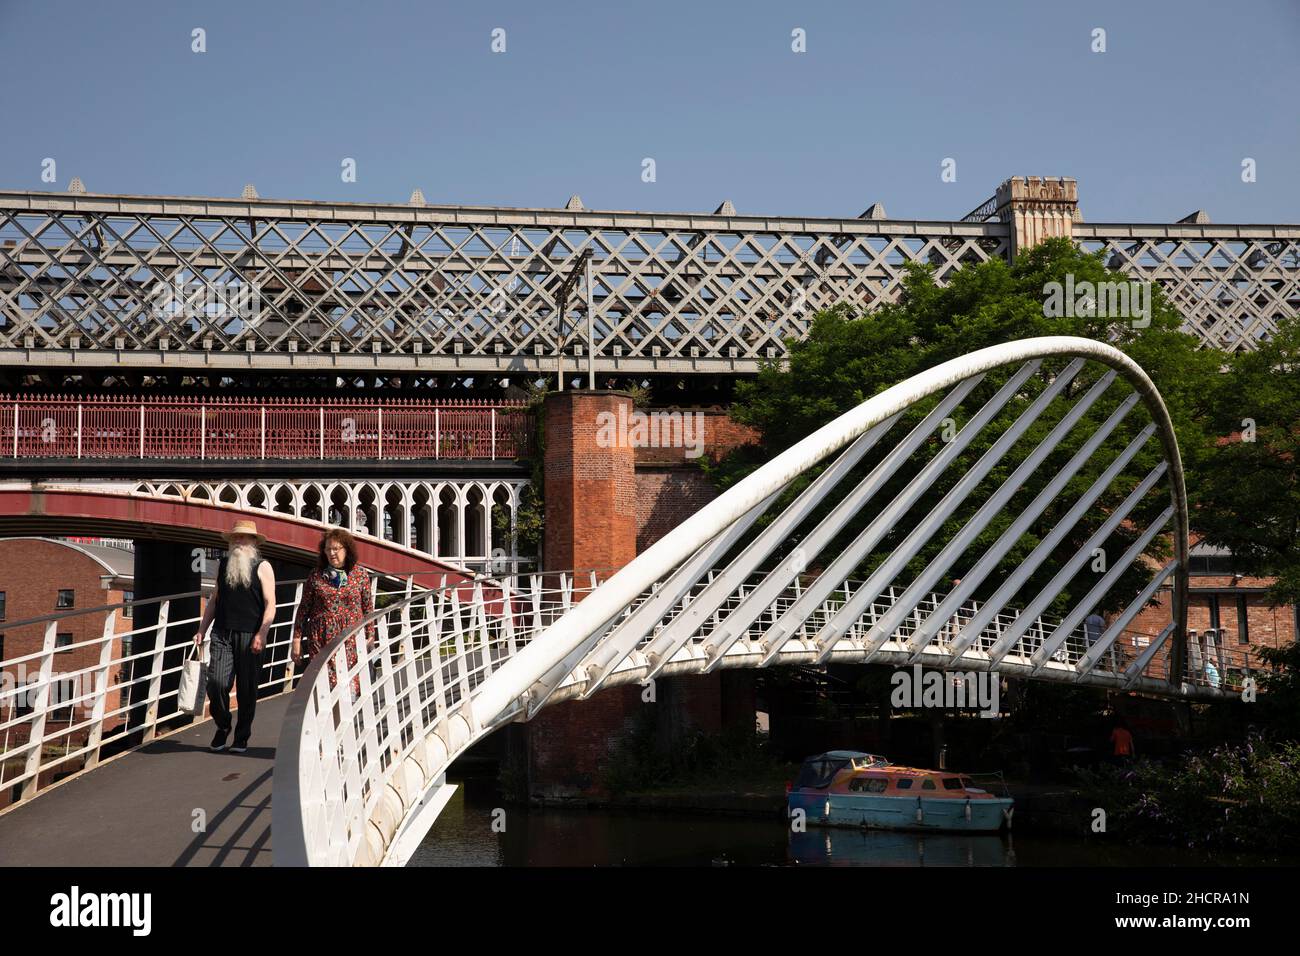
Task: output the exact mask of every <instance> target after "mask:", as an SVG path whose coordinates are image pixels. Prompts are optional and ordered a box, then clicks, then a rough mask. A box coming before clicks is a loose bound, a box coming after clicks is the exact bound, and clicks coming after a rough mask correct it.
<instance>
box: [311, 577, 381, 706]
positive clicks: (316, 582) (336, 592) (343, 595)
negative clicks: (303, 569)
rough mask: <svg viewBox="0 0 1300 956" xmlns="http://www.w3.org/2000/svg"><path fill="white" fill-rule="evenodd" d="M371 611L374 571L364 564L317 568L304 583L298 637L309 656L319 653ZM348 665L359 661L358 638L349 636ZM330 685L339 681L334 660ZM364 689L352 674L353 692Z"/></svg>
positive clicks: (371, 631)
mask: <svg viewBox="0 0 1300 956" xmlns="http://www.w3.org/2000/svg"><path fill="white" fill-rule="evenodd" d="M370 611H371V603H370V574H369V573H368V572H367V571H366V569H365V568H363V567H362V566H361V565H359V564H358V565H356V566H355V567H353V568H352V570H351V571H349V572H344V571H342V570H335V569H334V568H326V569H325V570H323V571H321V570H317V571H313V572H312V573H311V575H310V576H309V577H308V578H307V580H306V581H305V582H304V583H303V586H302V601H301V602H299V604H298V614H297V616H296V617H295V618H294V622H293V632H294V637H295V638H298V639H300V640H301V641H302V649H303V651H304V652H305V653H306V654H307V656H308V657H315V656H316V655H317V654H319V653H320V652H321V650H322V649H324V647H325V645H326V644H328V643H329V642H330V641H332V640H334V638H336V637H338V636H339V635H340V634H345V633H347V632H348V631H350V630H352V628H354V627H356V626H357V625H358V624H360V623H361V620H362V619H363V618H364V617H365V616H366V615H367V614H369V613H370ZM375 634H376V628H375V624H374V622H373V621H371V622H370V624H368V625H367V626H366V640H367V641H372V640H374V639H375ZM344 651H345V653H346V654H347V659H348V668H349V669H351V668H353V667H356V665H357V641H356V638H355V637H349V638H348V639H347V640H346V641H345V642H344ZM329 673H330V687H331V688H333V687H334V685H335V684H336V683H338V675H337V674H336V673H335V670H334V662H333V661H330V663H329ZM360 693H361V684H360V678H359V677H354V678H352V695H353V697H354V698H355V697H357V696H359V695H360Z"/></svg>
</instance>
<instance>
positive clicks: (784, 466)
mask: <svg viewBox="0 0 1300 956" xmlns="http://www.w3.org/2000/svg"><path fill="white" fill-rule="evenodd" d="M1049 356H1082V357H1085V358H1090V359H1094V360H1096V361H1098V362H1101V363H1103V364H1105V365H1107V366H1109V367H1110V368H1113V369H1115V370H1116V371H1117V372H1119V374H1121V375H1123V376H1124V378H1125V379H1126V380H1127V381H1128V382H1129V383H1130V384H1131V385H1132V386H1133V387H1134V389H1135V390H1136V391H1137V392H1138V394H1139V395H1140V396H1141V398H1142V401H1143V403H1144V404H1145V405H1146V407H1147V409H1148V411H1149V412H1150V413H1151V417H1152V419H1153V420H1154V422H1155V424H1156V428H1157V430H1158V432H1159V435H1160V441H1161V444H1162V445H1163V447H1164V452H1165V460H1166V461H1167V462H1168V464H1169V475H1170V485H1171V489H1172V495H1173V507H1174V515H1175V522H1176V525H1175V534H1174V537H1175V542H1174V547H1175V553H1176V556H1177V561H1178V572H1177V577H1176V582H1175V599H1174V600H1175V605H1174V620H1175V622H1177V630H1176V632H1175V636H1174V638H1175V641H1176V642H1177V641H1180V640H1181V638H1182V634H1183V632H1184V631H1185V629H1186V618H1187V572H1188V515H1187V490H1186V486H1185V484H1184V478H1183V468H1182V460H1181V458H1180V457H1179V453H1178V438H1177V436H1176V435H1175V433H1174V427H1173V422H1172V420H1171V419H1170V418H1169V412H1168V409H1166V408H1165V403H1164V400H1163V399H1161V397H1160V394H1159V392H1157V391H1156V387H1155V385H1154V383H1152V381H1151V379H1150V378H1149V377H1148V376H1147V374H1146V373H1145V372H1144V371H1143V370H1142V369H1141V367H1140V366H1139V365H1138V364H1137V363H1136V362H1134V361H1133V360H1132V359H1130V358H1129V357H1128V356H1127V355H1125V354H1124V353H1123V352H1121V351H1119V349H1117V348H1115V347H1113V346H1110V345H1107V344H1105V343H1103V342H1097V341H1094V340H1092V339H1084V338H1077V337H1073V336H1052V337H1044V338H1036V339H1026V340H1024V341H1019V342H1009V343H1006V344H1003V345H995V346H992V347H990V348H986V349H981V350H980V351H978V352H975V353H973V354H971V355H968V356H964V357H962V358H958V359H952V360H951V361H948V362H944V363H943V364H942V365H938V366H936V367H935V368H932V369H929V370H927V371H925V372H922V373H921V374H919V375H916V376H914V377H912V378H910V379H908V380H907V381H905V382H902V383H900V384H898V385H895V386H893V387H892V388H889V389H886V390H885V391H883V392H881V393H880V394H878V395H876V396H874V397H872V398H870V399H868V400H867V401H865V402H863V403H862V404H861V405H859V406H857V408H854V409H852V410H851V411H849V412H846V413H845V414H843V415H841V416H840V417H839V418H837V419H835V420H834V421H833V422H831V423H829V424H827V425H825V426H823V427H822V428H820V429H818V430H817V431H815V432H813V434H811V435H809V436H808V437H807V438H805V439H803V440H802V441H800V442H798V443H797V444H795V445H793V446H791V447H790V448H788V449H786V451H784V452H782V453H781V454H780V455H778V456H777V457H776V458H774V459H773V460H772V461H770V462H768V463H767V464H765V465H763V466H762V467H760V468H759V469H757V470H756V471H755V472H753V473H752V474H751V475H749V476H748V477H746V478H745V479H744V480H743V481H740V482H738V483H737V484H736V485H735V486H734V487H732V488H730V489H728V490H727V491H726V492H724V493H723V494H722V495H720V496H719V497H718V498H716V499H714V500H713V501H712V502H711V503H710V504H709V505H708V506H707V507H705V508H702V509H701V510H700V511H698V512H696V513H695V514H694V515H692V516H691V517H690V518H688V519H687V520H686V521H684V522H683V523H682V524H681V525H679V526H678V527H677V528H675V529H673V531H671V532H669V533H668V534H667V535H665V536H664V537H663V538H661V539H660V540H659V541H657V542H655V543H654V544H653V545H651V546H650V547H649V548H647V549H646V550H645V551H644V552H643V553H641V554H639V555H637V557H636V558H635V559H633V560H632V561H631V562H630V563H629V564H628V565H627V566H625V567H624V568H622V569H621V570H619V571H618V572H617V573H616V574H615V575H614V576H613V577H612V578H611V579H610V580H609V581H608V582H606V584H605V586H604V588H603V589H600V590H598V591H597V592H596V593H593V594H592V595H590V596H589V597H588V598H587V599H585V600H584V601H583V602H582V603H581V604H580V605H578V606H577V607H576V608H575V609H574V610H573V611H572V612H571V614H569V615H566V618H565V620H563V621H562V622H558V623H557V624H556V625H554V626H553V627H552V628H551V629H549V630H547V632H546V633H545V634H544V635H542V637H543V638H544V639H543V640H538V641H536V642H534V643H532V644H530V645H529V646H528V647H527V648H525V649H524V650H522V651H521V652H520V653H519V654H518V655H517V656H515V657H514V658H512V659H511V660H510V661H509V662H508V663H507V664H506V665H505V666H504V667H503V668H502V669H501V671H500V672H498V673H497V675H496V677H495V680H494V681H493V682H492V687H491V688H490V689H488V688H485V690H484V693H483V694H482V695H480V696H479V697H478V698H477V699H476V700H475V716H476V718H477V720H478V721H479V722H480V723H481V724H489V723H493V722H495V721H496V719H497V718H498V717H499V716H500V714H501V713H502V712H503V711H504V710H505V709H506V708H507V707H508V706H509V705H510V704H511V703H512V702H514V701H516V700H518V699H519V698H521V697H522V696H523V695H525V694H527V693H529V692H530V690H531V688H532V686H533V684H534V683H535V682H536V681H537V679H538V676H540V675H543V674H546V673H548V672H550V671H552V670H553V669H554V668H556V667H557V666H558V665H561V664H563V663H564V662H565V660H566V658H567V657H568V656H569V655H571V654H573V653H574V652H575V651H576V650H578V649H579V648H580V647H581V646H582V644H583V642H584V640H586V639H588V638H589V636H590V635H591V634H593V633H599V631H600V630H601V628H603V627H604V626H605V625H606V624H608V622H609V621H611V620H612V619H613V618H614V617H615V616H616V615H617V614H618V613H619V612H620V611H622V610H623V608H625V607H626V606H627V605H628V603H629V602H631V601H633V600H635V599H636V597H637V595H639V594H640V593H641V592H642V591H644V590H646V589H647V588H649V587H651V586H652V585H653V584H654V583H655V582H656V581H658V580H659V579H660V578H661V577H662V576H663V575H664V574H666V573H668V572H670V571H671V570H673V569H674V568H676V567H677V566H678V565H680V564H681V563H682V562H683V561H685V560H687V559H688V558H690V557H691V556H692V555H693V554H694V553H695V552H696V551H697V550H698V549H699V547H700V546H701V545H702V544H704V543H705V542H707V541H710V540H713V539H715V538H717V536H718V535H720V534H722V532H723V531H725V530H726V529H727V528H728V527H729V526H731V525H733V524H734V523H735V522H737V521H738V520H740V519H742V518H743V517H745V515H746V514H747V513H749V512H750V511H751V510H752V509H754V508H756V507H758V506H759V505H760V504H762V503H763V502H764V501H765V500H766V499H768V498H769V497H770V496H772V495H774V494H777V493H779V492H780V491H781V489H782V488H784V487H785V486H786V485H787V484H788V483H789V482H790V481H791V480H792V479H793V478H795V477H797V476H798V475H800V474H801V473H803V472H804V471H806V470H807V469H809V468H811V467H813V466H814V465H817V464H819V463H821V462H822V461H823V460H825V459H826V458H827V457H828V456H830V455H831V454H832V453H833V452H836V451H838V450H839V449H841V448H843V447H844V446H846V445H848V444H849V443H850V442H851V441H854V440H855V439H857V438H859V437H861V436H862V435H864V434H866V433H867V432H868V430H870V429H871V428H873V427H874V426H876V425H879V424H881V423H882V422H884V421H886V420H888V419H889V418H891V417H892V416H894V415H897V414H899V413H900V412H902V411H904V410H906V409H907V408H908V407H910V406H912V405H914V404H916V403H917V402H919V401H921V400H922V399H925V398H927V397H929V396H931V395H934V394H936V393H938V392H941V391H943V390H945V389H947V388H951V387H952V386H954V385H957V384H959V383H961V382H963V381H965V380H967V379H970V378H972V377H973V376H976V375H979V374H982V373H984V372H988V371H991V370H993V369H996V368H999V367H1001V366H1005V365H1011V364H1014V363H1016V362H1023V361H1028V360H1031V359H1037V358H1044V357H1049Z"/></svg>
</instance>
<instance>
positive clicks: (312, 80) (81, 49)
mask: <svg viewBox="0 0 1300 956" xmlns="http://www.w3.org/2000/svg"><path fill="white" fill-rule="evenodd" d="M195 27H202V28H203V29H205V30H206V32H207V52H206V53H203V54H196V53H193V52H191V49H190V47H191V30H192V29H193V28H195ZM497 27H500V28H502V29H504V30H505V31H506V52H505V53H502V54H494V53H493V52H491V49H490V43H491V31H492V30H493V29H494V28H497ZM1095 27H1101V28H1103V29H1105V30H1106V45H1107V50H1106V52H1105V53H1093V52H1092V51H1091V49H1090V47H1091V44H1092V37H1091V33H1092V30H1093V29H1094V28H1095ZM795 28H802V29H803V30H805V31H806V35H807V52H806V53H802V54H796V53H793V52H792V51H791V42H792V41H791V31H792V30H793V29H795ZM1298 63H1300V0H1254V2H1251V0H1247V2H1240V3H1238V2H1233V3H1224V2H1219V0H1178V2H1164V0H1159V2H1155V0H1150V2H1141V3H1137V2H1133V0H1090V2H1087V3H1057V2H1043V0H1037V2H1031V0H987V2H957V0H928V2H900V0H893V2H884V0H862V2H852V3H850V2H838V3H830V2H812V0H810V2H807V3H791V2H784V3H771V2H744V3H740V2H734V3H725V4H724V3H720V2H706V0H694V2H680V3H679V2H676V0H655V2H653V3H636V4H625V3H614V2H591V3H562V2H559V0H548V2H539V0H529V2H519V3H513V2H512V3H492V2H483V3H471V2H461V3H457V4H451V3H416V2H397V0H393V2H385V0H373V2H337V3H335V2H319V3H307V2H272V0H259V2H246V0H221V2H213V0H202V2H186V0H146V2H137V0H123V2H112V3H109V2H100V0H94V2H76V3H73V2H64V0H51V2H39V3H38V2H25V0H0V89H3V90H4V109H3V129H4V133H3V135H2V136H0V188H3V189H54V190H60V191H61V190H64V189H66V188H67V184H68V181H69V180H70V179H71V177H72V176H73V175H77V176H80V177H81V178H82V179H83V180H84V181H85V183H86V185H87V188H88V189H89V190H91V191H92V192H122V193H155V194H164V195H204V196H238V195H239V192H240V190H241V188H242V187H243V185H244V184H245V183H247V182H251V183H254V184H256V186H257V189H258V191H259V192H260V194H261V195H262V196H263V197H274V198H302V199H324V200H355V201H362V202H375V201H405V200H406V199H407V197H408V196H409V195H410V192H411V190H412V188H414V187H416V186H419V187H421V188H422V189H423V190H424V194H425V196H426V198H427V199H428V200H429V201H430V202H437V203H444V202H445V203H468V204H493V205H496V204H500V205H512V206H559V205H562V204H563V203H564V202H565V200H566V199H567V198H568V197H569V196H570V195H571V194H573V193H578V194H580V195H581V196H582V198H583V201H584V202H585V203H586V205H587V207H588V208H600V209H644V210H674V211H676V210H705V211H710V210H712V209H713V208H714V207H716V206H717V205H718V204H719V203H720V202H721V201H722V200H723V199H730V200H732V202H733V203H734V204H735V205H736V208H737V210H738V211H739V212H742V213H751V214H764V213H766V214H794V215H797V214H806V215H842V216H854V215H857V214H858V213H860V212H861V211H862V210H863V209H865V208H866V207H867V205H868V204H869V203H871V202H873V201H880V202H883V203H884V205H885V208H886V210H887V211H888V213H889V214H890V216H891V217H894V218H917V219H927V218H933V219H948V218H955V217H957V216H960V215H962V214H964V213H966V212H968V211H969V210H970V209H971V208H973V207H974V206H975V205H976V204H978V203H979V202H980V201H982V200H984V199H985V198H987V197H988V196H990V195H992V193H993V190H994V188H995V187H996V186H997V184H998V183H999V182H1000V181H1002V180H1003V179H1005V178H1006V177H1008V176H1012V175H1018V174H1028V175H1053V176H1059V175H1065V176H1074V177H1076V178H1077V179H1078V180H1079V184H1080V196H1081V205H1082V209H1083V213H1084V216H1085V218H1087V219H1088V220H1089V221H1093V222H1101V221H1122V220H1135V221H1170V220H1171V219H1176V218H1179V217H1181V216H1183V215H1186V214H1187V213H1189V212H1191V211H1192V210H1193V209H1196V208H1204V209H1205V210H1206V211H1207V212H1208V213H1209V214H1210V216H1211V218H1212V220H1213V221H1215V222H1220V223H1228V222H1292V223H1294V222H1300V82H1297V81H1298V80H1300V66H1298V65H1297V64H1298ZM45 157H53V158H55V159H56V160H57V163H58V166H57V171H58V182H57V184H55V185H53V186H51V185H46V184H42V182H41V180H40V172H41V161H42V160H43V159H44V158H45ZM345 157H351V158H354V159H355V160H356V163H357V181H356V182H355V183H345V182H343V181H342V180H341V177H340V172H341V167H340V163H341V161H342V160H343V159H344V158H345ZM644 157H652V158H653V159H654V160H655V162H656V166H657V170H656V172H657V181H656V182H654V183H644V182H642V180H641V169H642V167H641V162H642V159H643V158H644ZM946 157H951V158H953V159H955V160H956V162H957V180H956V182H953V183H944V182H941V181H940V164H941V162H942V161H943V160H944V158H946ZM1245 157H1251V158H1253V159H1255V160H1256V163H1257V176H1258V179H1257V181H1256V182H1254V183H1249V184H1247V183H1243V182H1242V180H1241V162H1242V159H1243V158H1245Z"/></svg>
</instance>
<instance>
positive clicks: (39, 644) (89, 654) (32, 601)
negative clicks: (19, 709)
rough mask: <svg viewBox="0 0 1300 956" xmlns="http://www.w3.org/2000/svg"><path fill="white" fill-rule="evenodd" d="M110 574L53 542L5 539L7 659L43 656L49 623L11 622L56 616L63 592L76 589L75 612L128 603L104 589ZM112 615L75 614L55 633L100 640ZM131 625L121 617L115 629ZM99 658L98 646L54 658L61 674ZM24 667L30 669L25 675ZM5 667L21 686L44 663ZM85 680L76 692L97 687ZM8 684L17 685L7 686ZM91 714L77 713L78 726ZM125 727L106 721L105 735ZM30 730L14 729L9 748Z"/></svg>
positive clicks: (4, 713)
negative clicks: (14, 624) (104, 577)
mask: <svg viewBox="0 0 1300 956" xmlns="http://www.w3.org/2000/svg"><path fill="white" fill-rule="evenodd" d="M107 573H108V572H107V571H106V570H105V569H104V567H103V565H101V564H100V563H99V562H97V561H95V560H94V559H93V558H91V557H89V556H87V555H85V554H82V553H80V552H78V551H76V550H75V549H73V548H70V547H67V546H65V545H62V544H58V543H56V542H53V541H41V540H35V539H30V538H27V539H0V591H3V592H5V605H6V606H5V619H4V620H3V621H0V634H3V635H4V653H3V657H4V659H5V660H12V659H13V658H16V657H22V656H25V655H27V654H39V653H40V652H41V650H42V648H43V646H44V641H45V625H44V624H32V625H28V626H26V627H19V628H15V627H12V626H10V624H9V622H13V621H19V620H25V619H27V618H32V617H41V616H43V615H46V614H53V613H56V612H57V611H58V610H59V609H58V608H57V607H56V605H57V603H58V593H59V591H60V590H63V589H71V590H72V591H73V592H74V606H73V610H77V609H83V608H89V607H98V606H100V605H104V604H116V603H118V602H120V601H122V600H123V592H122V591H121V590H119V589H114V588H109V589H105V588H104V586H103V583H102V581H101V576H102V575H105V574H107ZM106 616H107V612H99V613H94V614H74V615H72V616H70V617H68V618H67V619H66V620H64V621H61V622H59V623H58V625H57V627H56V629H55V633H57V634H71V635H72V642H73V643H74V644H78V643H81V642H83V641H88V640H96V639H98V638H100V637H101V636H102V635H103V632H104V619H105V617H106ZM131 627H132V623H131V620H130V619H123V618H122V617H121V615H120V614H119V615H118V616H117V620H116V622H115V625H114V632H115V633H119V634H120V633H122V632H124V631H129V630H131ZM121 655H122V649H121V642H120V641H115V642H114V647H113V657H114V658H120V657H121ZM99 658H100V648H99V647H98V646H90V647H81V648H73V649H72V650H69V651H60V652H58V653H56V654H55V656H54V671H55V673H56V674H57V673H69V672H75V671H80V670H81V669H82V668H93V667H95V666H96V665H98V663H99ZM21 668H25V674H24V673H23V672H22V670H21ZM5 669H6V671H8V672H10V678H11V680H13V681H15V682H16V681H19V680H21V679H23V677H24V676H25V677H26V678H28V679H30V678H31V677H33V676H34V675H35V674H36V673H38V672H39V670H40V660H39V658H38V659H36V660H31V661H27V662H25V663H24V664H23V665H14V666H13V667H6V668H5ZM80 680H81V683H80V686H77V685H74V688H75V689H74V690H73V692H75V693H76V694H78V695H80V694H84V693H88V692H89V691H90V690H92V689H93V683H92V682H91V680H90V679H89V678H88V677H86V676H82V677H81V678H80ZM6 686H7V687H8V686H12V685H10V684H9V683H8V682H6ZM118 696H119V695H118V694H116V693H115V692H112V691H110V693H109V696H108V700H107V709H108V710H109V711H112V710H114V709H115V708H117V706H118V705H119V700H118ZM52 702H53V703H54V704H55V706H57V703H58V702H57V699H52ZM10 703H11V700H9V699H6V700H5V701H4V702H3V706H2V707H0V719H4V720H8V719H9V714H10V711H9V707H10ZM85 716H86V714H85V712H84V711H82V710H80V709H78V710H77V711H76V712H74V714H73V717H74V719H75V722H80V721H82V720H84V719H85ZM63 722H66V721H65V720H64V719H60V720H59V721H57V722H55V723H54V724H47V730H48V729H52V727H54V726H57V723H63ZM119 723H121V718H120V717H111V718H109V719H107V720H105V723H104V727H105V731H106V732H107V731H108V730H111V729H112V728H113V727H116V726H117V725H118V724H119ZM27 730H28V725H27V724H25V723H23V724H18V725H17V726H15V727H13V728H11V729H10V736H9V745H10V746H11V747H12V746H14V745H16V744H19V743H24V742H26V740H27ZM74 739H75V740H76V741H79V742H84V741H85V739H86V731H84V730H83V731H79V732H76V733H75V734H74Z"/></svg>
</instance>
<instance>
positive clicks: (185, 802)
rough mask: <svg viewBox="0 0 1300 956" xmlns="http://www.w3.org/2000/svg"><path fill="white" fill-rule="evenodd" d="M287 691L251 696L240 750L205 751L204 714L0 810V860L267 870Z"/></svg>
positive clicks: (208, 728) (208, 726)
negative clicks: (201, 819) (245, 743)
mask: <svg viewBox="0 0 1300 956" xmlns="http://www.w3.org/2000/svg"><path fill="white" fill-rule="evenodd" d="M289 696H290V695H288V694H281V695H279V696H277V697H269V698H266V699H265V700H261V701H258V705H257V719H256V720H255V721H254V722H253V736H252V738H251V740H250V741H249V748H248V751H247V753H243V754H232V753H230V752H228V751H226V752H222V753H211V752H210V751H209V750H208V744H209V742H210V741H211V740H212V733H213V729H212V722H211V721H210V720H205V721H203V722H201V723H195V724H193V725H192V726H190V727H187V728H186V729H184V730H181V731H178V732H177V733H174V734H171V735H170V736H168V737H165V738H163V739H161V740H156V741H154V742H153V743H151V744H149V745H148V746H146V747H142V748H140V749H139V750H136V751H134V752H132V753H129V754H126V755H124V756H122V757H119V758H117V759H116V760H112V761H109V762H108V763H106V764H104V765H103V766H102V767H97V768H95V769H94V770H92V771H90V772H89V773H85V774H82V775H81V776H80V777H77V778H74V779H72V780H69V781H67V782H66V783H64V784H62V785H60V786H58V787H55V788H54V789H53V790H51V791H49V792H48V793H44V794H41V795H40V796H38V797H37V798H36V799H34V800H32V801H31V802H30V803H27V804H24V805H22V806H18V807H15V808H14V809H12V810H10V811H9V812H8V813H5V814H3V815H0V866H270V865H271V771H272V768H273V767H274V764H275V748H276V744H277V743H278V738H279V733H280V724H281V722H282V720H283V718H284V712H285V709H286V708H287V707H288V704H289ZM197 809H202V810H203V812H204V814H205V815H206V823H207V826H206V830H205V831H204V832H197V833H196V832H195V825H196V824H195V814H194V811H195V810H197Z"/></svg>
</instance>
